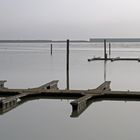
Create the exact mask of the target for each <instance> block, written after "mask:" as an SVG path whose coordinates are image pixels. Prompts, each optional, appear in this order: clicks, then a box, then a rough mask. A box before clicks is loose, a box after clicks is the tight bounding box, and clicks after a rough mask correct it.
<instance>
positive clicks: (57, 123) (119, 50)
mask: <svg viewBox="0 0 140 140" xmlns="http://www.w3.org/2000/svg"><path fill="white" fill-rule="evenodd" d="M102 45H103V44H74V43H73V44H71V46H70V89H90V88H96V87H97V86H99V85H100V84H101V83H103V82H104V81H105V80H109V81H111V88H112V90H138V91H140V85H139V83H140V75H139V71H140V63H139V62H135V61H134V62H129V61H124V62H122V61H117V62H107V63H106V64H105V63H104V62H103V61H95V62H90V63H89V62H88V61H87V59H88V58H92V57H93V56H103V50H102ZM113 46H114V48H112V57H116V56H123V57H140V51H139V48H138V47H139V44H131V46H135V47H134V48H133V47H131V46H130V44H128V45H126V44H125V45H124V44H123V45H122V44H113V45H112V47H113ZM65 53H66V51H65V44H53V55H52V56H51V55H50V44H45V43H44V44H0V64H1V66H0V79H2V80H3V79H5V80H7V81H8V82H7V83H6V87H8V88H29V87H30V88H31V87H36V86H40V85H42V84H44V83H46V82H49V81H51V80H59V88H60V89H65V88H66V84H65V83H66V72H65V70H66V66H65V64H66V60H65V59H66V54H65ZM70 102H71V100H67V99H36V100H31V101H27V102H25V103H23V104H21V105H19V106H18V107H16V108H14V109H13V110H11V111H9V112H7V113H5V114H3V115H2V114H1V115H0V124H1V127H0V137H1V139H2V140H8V139H10V140H19V139H20V140H25V139H28V140H32V139H33V140H38V139H40V140H46V139H49V140H58V139H61V140H71V139H77V140H85V139H88V140H93V139H99V140H105V139H107V140H112V139H113V140H118V139H123V140H129V139H130V140H131V139H138V138H139V129H140V121H139V118H140V112H139V108H140V102H138V101H137V102H136V101H96V102H93V103H92V104H91V105H90V106H89V107H88V108H87V109H86V110H85V111H84V112H83V113H82V114H81V115H80V116H79V117H77V118H72V117H70V116H71V113H72V107H71V105H70Z"/></svg>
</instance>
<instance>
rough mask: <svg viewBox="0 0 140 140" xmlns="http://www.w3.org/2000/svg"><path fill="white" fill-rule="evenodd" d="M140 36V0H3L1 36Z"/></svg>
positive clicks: (1, 6) (0, 15)
mask: <svg viewBox="0 0 140 140" xmlns="http://www.w3.org/2000/svg"><path fill="white" fill-rule="evenodd" d="M90 37H140V1H139V0H0V39H66V38H70V39H88V38H90Z"/></svg>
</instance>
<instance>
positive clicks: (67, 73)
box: [66, 40, 69, 90]
mask: <svg viewBox="0 0 140 140" xmlns="http://www.w3.org/2000/svg"><path fill="white" fill-rule="evenodd" d="M66 58H67V61H66V77H67V79H66V80H67V90H69V40H67V56H66Z"/></svg>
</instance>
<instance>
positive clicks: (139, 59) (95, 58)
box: [88, 57, 140, 62]
mask: <svg viewBox="0 0 140 140" xmlns="http://www.w3.org/2000/svg"><path fill="white" fill-rule="evenodd" d="M88 61H89V62H90V61H112V62H113V61H138V62H140V58H120V57H116V58H107V59H105V58H101V57H94V58H91V59H88Z"/></svg>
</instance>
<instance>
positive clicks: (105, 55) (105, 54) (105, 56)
mask: <svg viewBox="0 0 140 140" xmlns="http://www.w3.org/2000/svg"><path fill="white" fill-rule="evenodd" d="M104 59H105V60H107V53H106V39H104Z"/></svg>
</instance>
